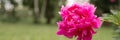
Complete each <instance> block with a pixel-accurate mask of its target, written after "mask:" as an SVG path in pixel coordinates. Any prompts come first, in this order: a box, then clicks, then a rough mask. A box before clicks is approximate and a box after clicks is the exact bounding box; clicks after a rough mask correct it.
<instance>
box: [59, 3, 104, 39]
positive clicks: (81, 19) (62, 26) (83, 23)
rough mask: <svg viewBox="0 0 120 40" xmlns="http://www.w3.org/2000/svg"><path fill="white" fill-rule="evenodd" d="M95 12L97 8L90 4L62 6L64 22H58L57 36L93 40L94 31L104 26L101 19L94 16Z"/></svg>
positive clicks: (61, 13)
mask: <svg viewBox="0 0 120 40" xmlns="http://www.w3.org/2000/svg"><path fill="white" fill-rule="evenodd" d="M95 10H96V7H94V5H92V4H89V3H84V4H77V3H75V4H73V5H72V6H62V8H61V11H60V15H61V17H62V20H61V21H59V22H57V24H58V32H57V35H64V36H66V37H68V38H73V37H77V40H91V39H92V35H93V34H95V33H96V32H95V31H94V29H98V28H100V26H101V24H102V21H101V19H100V18H99V17H97V16H96V15H95V14H94V12H95Z"/></svg>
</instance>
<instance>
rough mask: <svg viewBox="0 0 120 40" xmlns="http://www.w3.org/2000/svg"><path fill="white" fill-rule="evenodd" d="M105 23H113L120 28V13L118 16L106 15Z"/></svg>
mask: <svg viewBox="0 0 120 40" xmlns="http://www.w3.org/2000/svg"><path fill="white" fill-rule="evenodd" d="M103 21H106V22H112V23H114V24H116V25H119V26H120V12H119V13H116V14H113V15H112V14H104V17H103Z"/></svg>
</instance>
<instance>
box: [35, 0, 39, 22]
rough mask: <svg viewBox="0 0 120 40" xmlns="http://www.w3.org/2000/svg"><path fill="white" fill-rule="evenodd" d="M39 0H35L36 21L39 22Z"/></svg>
mask: <svg viewBox="0 0 120 40" xmlns="http://www.w3.org/2000/svg"><path fill="white" fill-rule="evenodd" d="M38 2H39V1H38V0H34V23H39V4H38Z"/></svg>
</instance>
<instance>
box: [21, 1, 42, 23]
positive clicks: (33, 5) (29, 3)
mask: <svg viewBox="0 0 120 40" xmlns="http://www.w3.org/2000/svg"><path fill="white" fill-rule="evenodd" d="M42 1H43V0H23V5H24V6H28V7H29V9H30V10H33V12H34V13H33V17H34V23H39V22H40V21H39V19H40V13H39V12H40V10H39V9H41V7H42Z"/></svg>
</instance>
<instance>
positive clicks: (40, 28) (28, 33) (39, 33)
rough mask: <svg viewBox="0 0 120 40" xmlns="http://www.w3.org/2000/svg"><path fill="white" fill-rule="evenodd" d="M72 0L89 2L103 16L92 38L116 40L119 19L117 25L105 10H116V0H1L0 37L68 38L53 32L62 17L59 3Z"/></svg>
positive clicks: (31, 39)
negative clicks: (99, 26) (100, 24)
mask: <svg viewBox="0 0 120 40" xmlns="http://www.w3.org/2000/svg"><path fill="white" fill-rule="evenodd" d="M73 1H74V2H78V3H83V2H90V3H91V4H93V5H95V6H96V7H97V9H96V12H95V14H96V15H97V16H100V17H102V18H105V20H104V19H103V20H104V22H103V25H102V27H101V28H100V29H98V30H97V34H95V35H94V36H93V40H115V39H114V37H115V36H116V35H114V33H115V29H116V28H117V27H118V26H119V25H120V24H119V23H120V21H117V24H118V25H116V22H115V24H114V22H113V21H109V20H111V18H108V17H109V16H105V15H104V14H107V15H113V14H116V13H118V12H119V11H120V8H119V7H120V6H119V5H120V4H119V2H120V1H119V0H0V40H70V39H67V38H66V37H64V36H58V35H56V32H57V29H58V28H57V24H56V22H58V21H60V20H61V17H60V15H59V14H58V12H59V11H60V8H61V6H62V5H66V4H69V3H72V2H73ZM104 16H105V17H104ZM118 16H120V14H118ZM112 19H114V18H112ZM117 19H119V18H116V20H117ZM73 40H75V39H73Z"/></svg>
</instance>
